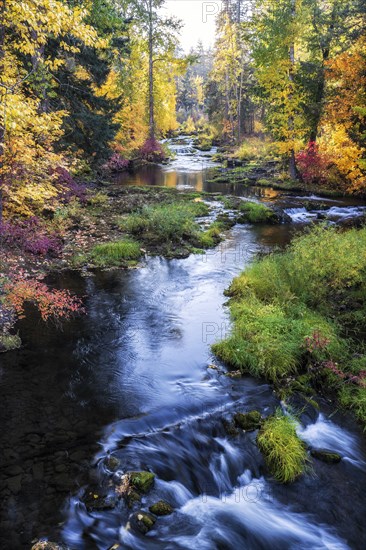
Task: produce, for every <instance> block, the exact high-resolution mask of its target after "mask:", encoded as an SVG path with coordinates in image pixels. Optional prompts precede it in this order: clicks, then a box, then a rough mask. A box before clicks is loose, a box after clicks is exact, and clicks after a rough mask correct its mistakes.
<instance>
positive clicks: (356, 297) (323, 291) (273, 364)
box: [213, 226, 366, 424]
mask: <svg viewBox="0 0 366 550" xmlns="http://www.w3.org/2000/svg"><path fill="white" fill-rule="evenodd" d="M227 295H229V296H230V297H231V300H230V307H231V315H232V318H233V321H234V327H233V331H232V334H231V335H230V336H229V337H228V338H226V339H225V340H223V341H221V342H218V343H216V344H214V346H213V351H214V352H215V353H216V354H217V355H218V356H219V357H220V358H221V359H222V360H223V361H225V362H226V363H227V364H229V365H230V366H233V367H234V368H236V369H240V370H242V371H243V372H248V373H250V374H252V375H254V376H258V377H264V378H266V379H268V380H270V381H272V382H274V383H276V385H277V387H278V388H280V389H281V391H282V388H286V387H288V386H289V384H288V382H289V377H290V379H291V380H293V381H294V380H296V378H297V379H300V378H301V376H303V375H309V380H311V381H312V383H313V384H314V387H315V388H317V387H321V389H322V391H323V392H326V391H327V390H328V392H332V393H333V394H334V392H336V393H337V394H338V397H339V400H340V403H341V404H342V405H343V406H345V407H347V408H351V409H353V410H354V411H355V413H356V415H357V416H358V418H359V419H360V420H361V421H362V422H364V423H365V424H366V376H365V374H364V373H365V372H366V358H365V353H364V345H363V343H362V334H364V331H365V329H366V228H362V229H359V230H358V229H351V230H349V231H341V230H337V229H335V228H325V227H324V226H317V227H315V228H313V229H312V230H311V231H310V232H308V233H306V234H303V235H302V236H300V237H297V238H296V239H294V241H293V242H292V244H291V245H290V246H289V248H288V249H287V250H286V251H285V252H283V253H273V254H271V255H269V256H266V257H265V258H262V259H261V260H258V261H256V262H255V263H254V264H253V265H252V266H251V267H249V268H248V269H247V270H246V271H245V272H243V273H242V274H241V275H240V276H239V277H237V278H236V279H234V281H233V282H232V284H231V286H230V288H229V290H228V291H227ZM357 331H362V332H361V336H360V337H358V333H357ZM317 334H318V335H319V334H320V335H321V340H323V341H324V342H325V343H324V344H322V345H319V346H315V348H314V349H311V350H309V347H308V345H307V344H306V342H308V341H309V339H310V341H312V338H314V335H317ZM354 354H357V355H356V356H355V355H354ZM355 357H356V358H355ZM337 372H338V373H339V372H341V373H343V374H344V376H340V375H339V374H337ZM292 387H293V388H296V383H295V384H294V383H293V384H292Z"/></svg>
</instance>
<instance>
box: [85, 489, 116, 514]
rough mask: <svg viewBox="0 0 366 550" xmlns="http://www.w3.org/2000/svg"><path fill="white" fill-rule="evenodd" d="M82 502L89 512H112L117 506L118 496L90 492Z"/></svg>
mask: <svg viewBox="0 0 366 550" xmlns="http://www.w3.org/2000/svg"><path fill="white" fill-rule="evenodd" d="M82 500H83V502H84V504H85V506H86V508H87V510H88V511H89V512H93V511H100V510H112V509H113V508H114V507H115V506H116V504H117V496H116V495H109V494H101V493H98V492H97V491H88V492H87V493H85V495H84V497H83V499H82Z"/></svg>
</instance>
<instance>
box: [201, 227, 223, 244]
mask: <svg viewBox="0 0 366 550" xmlns="http://www.w3.org/2000/svg"><path fill="white" fill-rule="evenodd" d="M220 241H221V230H220V225H219V224H218V223H215V222H214V223H213V224H212V225H211V227H209V228H208V229H207V230H206V231H202V232H201V233H199V234H198V236H197V245H198V246H201V247H202V248H212V247H213V246H215V245H216V244H218V243H219V242H220Z"/></svg>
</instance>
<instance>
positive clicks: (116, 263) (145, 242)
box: [0, 182, 280, 351]
mask: <svg viewBox="0 0 366 550" xmlns="http://www.w3.org/2000/svg"><path fill="white" fill-rule="evenodd" d="M218 199H220V200H218ZM224 203H225V204H224ZM239 203H240V204H239ZM228 208H230V214H229V212H228V210H227V209H228ZM51 214H52V215H51V218H50V219H49V220H48V221H46V220H43V221H42V220H37V221H36V222H34V223H33V224H28V226H27V228H26V230H27V233H26V231H25V230H23V229H21V230H22V231H23V233H22V235H23V234H24V235H25V237H24V239H25V238H26V239H28V241H26V240H24V241H22V242H17V243H14V240H8V241H7V240H6V236H5V239H4V242H3V245H2V247H1V251H0V273H1V283H2V287H3V288H4V289H6V287H7V284H8V280H9V277H10V278H11V277H13V275H12V274H14V273H15V274H19V273H22V278H23V279H25V280H30V279H31V278H34V279H36V280H38V281H39V280H42V279H44V278H45V277H46V276H47V275H48V274H50V273H57V272H62V271H64V270H68V269H75V270H80V271H81V272H82V273H84V274H86V273H88V272H89V273H92V272H94V271H95V270H98V269H111V268H123V269H130V268H135V267H137V266H138V265H139V263H140V262H141V261H142V260H143V258H144V257H145V256H146V255H149V256H156V255H157V256H162V257H165V258H169V259H172V258H186V257H188V256H189V255H190V254H192V253H194V254H203V253H204V251H205V250H207V249H209V248H213V247H214V246H216V245H217V244H218V243H219V242H220V241H221V240H222V239H223V238H224V233H225V231H226V230H227V229H229V228H230V227H232V226H233V225H235V223H246V222H250V223H265V222H268V221H271V223H279V222H280V217H279V216H278V215H277V214H275V213H274V212H273V211H272V210H271V209H270V208H268V207H265V206H263V205H259V204H257V203H255V202H251V201H245V203H244V202H243V201H242V200H239V202H238V201H234V203H230V201H229V202H228V201H225V200H224V197H218V196H217V195H211V194H207V193H202V192H201V193H199V192H182V191H178V190H177V189H171V188H165V187H133V186H119V185H118V184H114V183H113V182H105V183H104V184H103V183H102V184H100V185H99V186H95V187H94V189H93V190H91V191H89V193H88V195H87V199H86V200H84V201H72V202H71V203H69V204H66V205H65V206H64V207H62V208H58V209H56V210H55V211H54V212H52V213H51ZM19 227H20V228H22V226H19ZM40 228H41V229H42V230H43V231H45V229H46V228H47V231H48V235H52V239H51V238H50V237H49V236H47V233H44V235H39V234H38V233H39V231H40ZM10 229H11V228H10ZM12 231H13V233H15V229H12ZM17 231H18V233H19V228H17ZM9 232H10V230H8V233H9ZM15 234H16V233H15ZM35 235H37V237H35ZM32 238H38V239H44V242H45V243H46V244H47V245H48V244H49V243H51V244H50V246H49V247H48V248H47V247H46V246H45V247H44V249H39V250H38V249H37V250H36V251H35V250H34V246H33V248H32V247H30V246H29V242H34V241H32ZM27 245H28V246H27ZM140 265H141V264H140ZM44 290H45V289H44ZM23 294H24V293H23ZM6 298H7V294H6V291H5V293H4V294H3V300H4V303H5V304H6ZM26 299H27V297H26V296H25V300H26ZM28 301H32V297H31V296H29V297H28ZM1 313H2V318H1V319H0V322H1V321H2V322H1V328H2V330H1V331H0V351H8V350H13V349H16V348H17V347H19V345H20V343H21V341H20V338H19V336H18V335H16V334H12V333H11V330H12V328H13V326H14V324H15V322H16V319H17V317H16V315H14V314H13V313H12V308H10V309H9V308H8V309H6V308H5V306H4V307H3V308H2V310H0V314H1Z"/></svg>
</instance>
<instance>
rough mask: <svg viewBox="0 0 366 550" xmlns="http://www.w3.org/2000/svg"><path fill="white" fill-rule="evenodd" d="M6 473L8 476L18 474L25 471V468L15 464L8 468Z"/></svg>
mask: <svg viewBox="0 0 366 550" xmlns="http://www.w3.org/2000/svg"><path fill="white" fill-rule="evenodd" d="M6 473H7V475H8V476H17V475H19V474H22V473H23V469H22V468H21V467H20V466H17V465H16V464H13V465H12V466H9V467H8V468H6Z"/></svg>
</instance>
